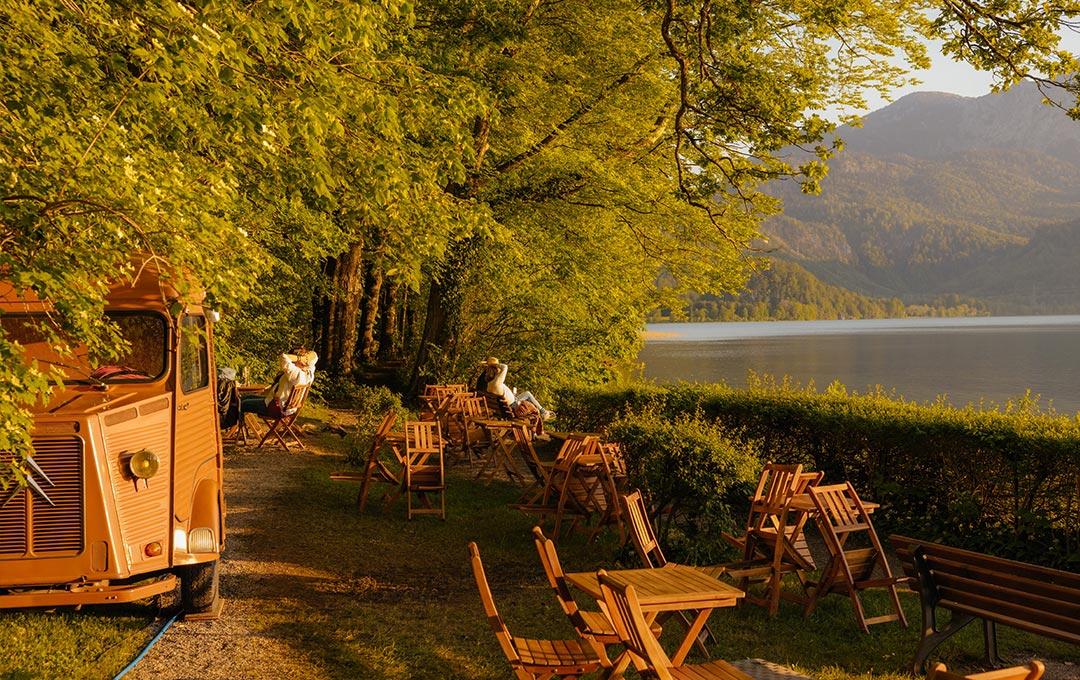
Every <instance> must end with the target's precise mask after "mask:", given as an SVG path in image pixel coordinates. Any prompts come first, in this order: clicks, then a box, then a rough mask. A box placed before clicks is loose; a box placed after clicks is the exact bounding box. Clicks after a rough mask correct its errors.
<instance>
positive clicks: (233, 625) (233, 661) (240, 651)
mask: <svg viewBox="0 0 1080 680" xmlns="http://www.w3.org/2000/svg"><path fill="white" fill-rule="evenodd" d="M311 457H312V454H311V453H307V452H304V451H284V450H282V449H280V448H264V449H262V450H260V451H259V452H258V453H255V452H254V451H252V450H251V447H250V446H249V447H248V448H246V449H226V454H225V468H226V471H225V499H226V521H227V533H226V548H225V554H224V555H223V558H222V561H221V567H220V568H221V574H220V576H221V593H222V596H223V597H224V598H225V605H224V610H223V612H222V616H221V618H220V619H217V620H214V621H184V620H183V619H179V620H177V621H176V622H175V623H174V624H173V625H172V627H170V628H169V630H168V631H166V633H165V634H164V635H163V636H162V637H161V639H160V640H158V642H157V643H156V644H155V645H154V646H153V648H151V649H150V651H149V652H148V653H147V655H146V656H145V657H143V659H142V660H140V661H139V663H138V664H137V665H136V666H135V668H134V669H133V670H132V671H131V672H129V673H128V674H127V675H126V676H125V680H127V679H129V678H130V679H131V680H214V679H217V678H222V679H225V678H228V679H229V680H240V679H243V680H262V679H264V678H265V679H267V680H270V679H273V680H278V679H280V678H318V677H326V675H325V674H324V673H322V672H320V670H319V669H318V668H317V667H315V666H314V665H313V664H311V663H306V662H305V661H306V660H305V658H303V656H302V655H299V654H297V652H296V649H295V647H291V646H289V645H287V644H286V643H285V642H284V641H282V640H280V639H278V638H276V637H274V636H273V635H268V634H266V633H265V632H261V631H258V630H255V629H253V625H252V623H253V621H254V620H255V619H257V618H262V619H263V620H265V616H260V611H261V610H264V609H266V608H273V609H278V608H280V607H281V601H282V599H283V598H284V597H286V596H287V592H288V591H287V589H285V588H283V587H282V586H283V583H285V582H286V581H287V579H285V578H283V577H288V576H310V574H302V573H300V571H301V568H298V567H297V566H296V561H295V560H290V559H289V556H288V555H287V554H283V552H282V546H277V545H275V546H271V545H267V544H266V543H267V542H266V541H259V540H257V537H258V535H259V527H261V526H266V525H270V524H272V523H274V522H275V520H276V518H275V515H274V513H275V511H278V512H280V510H278V509H277V504H275V503H273V502H272V499H273V497H274V496H275V494H276V493H278V492H279V490H281V489H282V488H284V486H285V485H287V484H289V483H291V481H292V480H294V479H295V478H296V475H297V474H299V471H300V470H301V469H302V468H303V467H304V465H305V463H306V462H308V461H309V459H310V458H311ZM294 604H295V606H297V607H302V606H305V604H304V603H302V602H295V603H294Z"/></svg>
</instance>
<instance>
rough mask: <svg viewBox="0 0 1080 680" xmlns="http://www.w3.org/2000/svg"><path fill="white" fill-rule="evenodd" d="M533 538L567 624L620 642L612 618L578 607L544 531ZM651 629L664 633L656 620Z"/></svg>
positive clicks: (622, 662)
mask: <svg viewBox="0 0 1080 680" xmlns="http://www.w3.org/2000/svg"><path fill="white" fill-rule="evenodd" d="M533 538H534V539H535V541H536V551H537V552H538V553H540V562H541V564H543V565H544V573H545V574H547V578H548V583H549V584H550V585H551V587H552V589H554V590H555V596H556V598H558V600H559V606H561V607H562V610H563V613H565V614H566V616H567V618H569V619H570V625H572V626H573V627H574V630H576V631H577V633H578V635H580V636H582V637H585V636H591V637H592V638H593V639H594V640H596V642H597V643H599V644H601V645H603V646H604V647H605V648H606V647H607V645H614V644H621V643H622V638H621V637H619V633H618V631H616V630H615V627H614V626H613V625H612V623H611V619H610V618H608V615H607V614H606V613H604V612H602V611H587V610H584V609H581V608H580V607H578V604H577V601H576V600H575V599H574V595H573V591H571V590H570V584H569V583H567V582H566V573H565V572H563V568H562V563H561V562H560V561H559V553H558V550H557V549H556V547H555V543H554V541H552V540H551V539H550V538H548V537H547V536H545V535H544V530H543V529H541V528H540V527H533ZM650 630H651V631H652V634H653V635H654V636H656V637H660V634H661V633H662V632H663V628H661V627H660V625H659V624H657V623H655V622H654V623H653V624H652V625H651V627H650ZM623 653H625V652H622V653H620V657H621V656H622V654H623ZM626 661H627V660H623V659H621V658H616V659H615V661H614V664H615V666H616V667H620V668H624V667H625V662H626ZM615 677H618V676H615Z"/></svg>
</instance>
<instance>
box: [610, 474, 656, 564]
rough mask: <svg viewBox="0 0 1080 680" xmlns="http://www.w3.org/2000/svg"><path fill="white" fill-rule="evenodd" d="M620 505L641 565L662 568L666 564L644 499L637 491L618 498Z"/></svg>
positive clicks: (638, 490) (639, 491)
mask: <svg viewBox="0 0 1080 680" xmlns="http://www.w3.org/2000/svg"><path fill="white" fill-rule="evenodd" d="M619 502H620V503H621V504H622V510H623V519H624V520H625V521H626V523H627V524H628V525H629V527H630V538H631V539H632V540H633V541H634V547H635V548H636V549H637V552H638V556H639V557H640V558H641V563H642V564H643V565H644V566H646V567H662V566H664V565H665V564H667V559H666V558H665V557H664V551H663V550H661V549H660V542H659V541H657V540H656V533H655V532H654V531H653V527H652V523H651V522H649V513H648V510H647V509H646V508H645V499H644V497H643V496H642V495H641V490H640V489H637V490H634V491H632V492H631V493H628V494H623V495H622V496H620V497H619Z"/></svg>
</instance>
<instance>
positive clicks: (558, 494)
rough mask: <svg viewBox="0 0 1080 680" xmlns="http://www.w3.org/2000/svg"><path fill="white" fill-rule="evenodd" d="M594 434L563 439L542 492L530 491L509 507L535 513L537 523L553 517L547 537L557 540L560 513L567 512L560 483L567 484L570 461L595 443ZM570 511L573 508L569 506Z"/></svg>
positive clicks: (561, 516) (569, 477) (571, 470)
mask: <svg viewBox="0 0 1080 680" xmlns="http://www.w3.org/2000/svg"><path fill="white" fill-rule="evenodd" d="M598 441H599V440H598V438H597V437H596V435H586V434H580V433H578V434H572V435H570V436H569V437H567V438H566V441H564V442H563V444H562V446H561V447H560V448H559V453H558V454H557V455H556V456H555V462H554V463H553V464H552V465H551V466H550V467H548V466H545V468H546V469H547V483H546V484H545V486H544V488H543V492H542V493H540V494H539V495H537V494H533V498H532V499H531V500H530V501H529V502H525V503H516V504H514V505H511V506H510V507H513V508H516V509H517V510H521V511H522V512H524V513H527V514H532V515H538V516H539V518H540V524H541V525H543V523H544V522H545V521H546V520H547V518H548V516H549V515H550V516H554V517H555V531H554V532H553V534H552V536H551V538H552V540H554V541H556V542H558V539H559V532H560V529H561V527H562V518H563V514H564V513H565V512H567V511H568V507H567V498H566V495H565V493H564V486H565V485H567V484H569V483H571V476H572V474H573V468H574V464H575V462H576V461H577V459H578V457H579V456H582V455H584V454H587V453H591V452H592V451H593V450H594V449H595V447H596V444H597V442H598ZM569 511H570V512H573V511H575V508H569Z"/></svg>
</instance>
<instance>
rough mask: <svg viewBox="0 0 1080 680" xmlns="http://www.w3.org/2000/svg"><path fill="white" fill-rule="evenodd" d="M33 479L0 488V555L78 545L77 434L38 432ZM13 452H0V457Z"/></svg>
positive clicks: (80, 466)
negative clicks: (20, 485) (40, 434)
mask: <svg viewBox="0 0 1080 680" xmlns="http://www.w3.org/2000/svg"><path fill="white" fill-rule="evenodd" d="M34 449H35V453H34V457H33V462H34V463H35V464H36V467H37V468H39V469H40V472H39V471H38V469H35V467H34V466H32V465H31V466H27V467H26V470H27V471H28V472H29V477H30V480H31V481H32V482H33V483H34V484H35V485H36V488H35V486H26V487H24V488H19V489H8V490H7V491H0V502H3V507H0V556H19V557H22V556H39V555H48V554H53V553H69V552H81V551H82V549H83V533H84V532H83V524H84V519H83V518H84V513H83V492H82V478H83V442H82V439H80V438H79V437H37V438H35V439H34ZM12 458H13V456H12V454H10V453H7V452H3V453H0V463H8V462H10V461H11V460H12ZM4 501H6V502H4Z"/></svg>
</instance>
